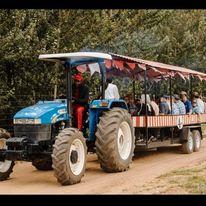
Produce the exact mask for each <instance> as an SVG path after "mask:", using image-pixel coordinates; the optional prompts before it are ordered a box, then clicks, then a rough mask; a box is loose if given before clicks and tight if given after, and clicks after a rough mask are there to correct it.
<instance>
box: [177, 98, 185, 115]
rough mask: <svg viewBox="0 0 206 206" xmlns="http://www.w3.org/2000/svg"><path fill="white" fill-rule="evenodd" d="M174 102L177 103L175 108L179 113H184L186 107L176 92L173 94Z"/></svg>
mask: <svg viewBox="0 0 206 206" xmlns="http://www.w3.org/2000/svg"><path fill="white" fill-rule="evenodd" d="M174 102H175V104H176V105H177V108H178V110H179V114H180V115H181V114H186V109H185V105H184V103H183V102H182V101H181V100H180V97H179V95H178V94H175V95H174Z"/></svg>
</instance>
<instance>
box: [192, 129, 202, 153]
mask: <svg viewBox="0 0 206 206" xmlns="http://www.w3.org/2000/svg"><path fill="white" fill-rule="evenodd" d="M192 136H193V144H194V152H198V151H199V150H200V147H201V135H200V132H199V130H193V131H192Z"/></svg>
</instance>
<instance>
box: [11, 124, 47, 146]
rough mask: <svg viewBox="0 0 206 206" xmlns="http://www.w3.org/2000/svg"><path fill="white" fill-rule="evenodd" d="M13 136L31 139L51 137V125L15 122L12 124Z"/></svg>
mask: <svg viewBox="0 0 206 206" xmlns="http://www.w3.org/2000/svg"><path fill="white" fill-rule="evenodd" d="M14 136H15V137H22V136H26V137H28V138H29V139H30V140H31V141H32V140H33V141H38V142H39V141H45V140H50V139H51V125H32V124H25V125H22V124H19V125H18V124H16V125H14Z"/></svg>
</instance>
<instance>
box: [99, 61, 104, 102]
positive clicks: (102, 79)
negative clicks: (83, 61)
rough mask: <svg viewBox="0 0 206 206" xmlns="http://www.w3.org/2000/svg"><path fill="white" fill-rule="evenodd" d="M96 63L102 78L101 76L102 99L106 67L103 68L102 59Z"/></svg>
mask: <svg viewBox="0 0 206 206" xmlns="http://www.w3.org/2000/svg"><path fill="white" fill-rule="evenodd" d="M98 64H99V67H100V70H101V74H102V78H101V84H102V85H101V86H102V94H101V96H102V99H105V89H106V88H105V82H106V68H105V65H104V62H103V61H99V62H98Z"/></svg>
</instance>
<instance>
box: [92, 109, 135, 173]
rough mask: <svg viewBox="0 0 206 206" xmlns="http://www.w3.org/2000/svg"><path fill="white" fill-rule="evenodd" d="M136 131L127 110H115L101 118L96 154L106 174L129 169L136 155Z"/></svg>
mask: <svg viewBox="0 0 206 206" xmlns="http://www.w3.org/2000/svg"><path fill="white" fill-rule="evenodd" d="M134 142H135V138H134V129H133V125H132V119H131V115H130V114H129V113H128V111H127V110H125V109H121V108H113V109H111V110H110V111H107V112H104V114H103V116H102V117H100V121H99V124H98V125H97V132H96V142H95V145H96V153H97V156H98V159H99V162H100V166H101V168H102V169H103V170H104V171H106V172H122V171H125V170H127V169H128V168H129V165H130V163H131V161H132V156H133V153H134Z"/></svg>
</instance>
